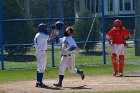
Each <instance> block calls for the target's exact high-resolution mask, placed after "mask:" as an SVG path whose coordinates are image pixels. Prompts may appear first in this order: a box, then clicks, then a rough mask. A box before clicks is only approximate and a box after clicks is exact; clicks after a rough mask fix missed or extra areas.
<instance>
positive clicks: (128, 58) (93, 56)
mask: <svg viewBox="0 0 140 93" xmlns="http://www.w3.org/2000/svg"><path fill="white" fill-rule="evenodd" d="M106 51H107V55H106V62H107V64H111V53H110V52H111V50H110V48H109V47H108V48H106ZM54 54H55V59H54V60H55V66H59V64H60V59H61V50H60V48H56V49H55V53H54ZM75 54H76V58H75V60H76V64H103V56H102V49H101V48H98V49H96V50H95V51H94V52H89V53H85V52H84V51H83V50H80V49H77V50H76V52H75ZM27 55H32V56H34V59H32V60H31V61H28V60H29V59H31V58H30V57H27V56H26V57H25V58H24V57H21V58H22V59H19V61H17V62H14V60H6V61H4V62H5V63H4V65H5V68H36V64H37V62H36V58H35V51H31V52H30V53H28V54H27ZM51 55H52V54H51V49H48V52H47V66H51V64H52V63H51V62H52V58H51ZM20 60H22V61H20ZM24 60H25V61H24ZM134 62H135V63H137V62H140V57H139V56H135V48H125V63H126V64H129V63H134Z"/></svg>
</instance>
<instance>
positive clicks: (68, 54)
mask: <svg viewBox="0 0 140 93" xmlns="http://www.w3.org/2000/svg"><path fill="white" fill-rule="evenodd" d="M60 43H61V44H62V58H61V63H60V67H59V74H60V75H64V72H65V69H66V68H68V69H69V71H71V72H72V73H77V69H76V68H75V54H74V53H73V51H69V50H67V51H66V49H69V48H70V47H71V46H75V47H76V43H75V40H74V39H73V38H72V36H68V37H63V38H60Z"/></svg>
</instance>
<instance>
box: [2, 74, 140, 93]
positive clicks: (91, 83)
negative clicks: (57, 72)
mask: <svg viewBox="0 0 140 93" xmlns="http://www.w3.org/2000/svg"><path fill="white" fill-rule="evenodd" d="M44 81H45V82H44V83H45V84H47V85H48V87H46V88H37V87H35V81H22V82H15V83H9V84H1V85H0V90H2V91H6V93H63V92H81V91H82V92H96V91H118V90H140V75H127V76H124V77H113V76H96V77H94V76H86V78H85V80H81V79H80V78H79V77H73V78H65V79H64V82H63V87H62V88H56V87H54V86H53V84H54V83H56V79H47V80H44Z"/></svg>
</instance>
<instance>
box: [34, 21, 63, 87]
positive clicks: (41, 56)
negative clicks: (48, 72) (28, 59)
mask: <svg viewBox="0 0 140 93" xmlns="http://www.w3.org/2000/svg"><path fill="white" fill-rule="evenodd" d="M59 26H61V28H58V27H59ZM62 26H63V25H62V24H60V22H59V23H56V25H55V27H54V28H53V31H52V33H51V35H47V29H48V27H47V25H46V24H44V23H41V24H39V26H38V30H39V32H38V33H37V34H36V35H35V38H34V47H35V50H36V58H37V62H38V63H37V82H36V87H46V85H45V84H43V82H42V79H43V73H44V71H45V69H46V61H47V55H46V52H47V42H48V41H49V40H51V39H54V37H55V36H56V33H57V31H58V30H61V29H62Z"/></svg>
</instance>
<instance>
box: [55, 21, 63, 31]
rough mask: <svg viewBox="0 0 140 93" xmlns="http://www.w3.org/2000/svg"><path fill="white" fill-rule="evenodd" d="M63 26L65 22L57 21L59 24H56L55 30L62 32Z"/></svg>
mask: <svg viewBox="0 0 140 93" xmlns="http://www.w3.org/2000/svg"><path fill="white" fill-rule="evenodd" d="M63 25H64V23H63V22H61V21H57V22H56V23H55V28H56V29H57V30H62V28H63Z"/></svg>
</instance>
